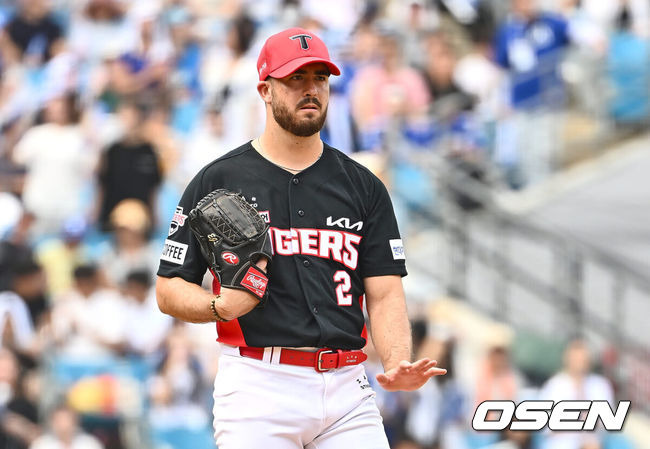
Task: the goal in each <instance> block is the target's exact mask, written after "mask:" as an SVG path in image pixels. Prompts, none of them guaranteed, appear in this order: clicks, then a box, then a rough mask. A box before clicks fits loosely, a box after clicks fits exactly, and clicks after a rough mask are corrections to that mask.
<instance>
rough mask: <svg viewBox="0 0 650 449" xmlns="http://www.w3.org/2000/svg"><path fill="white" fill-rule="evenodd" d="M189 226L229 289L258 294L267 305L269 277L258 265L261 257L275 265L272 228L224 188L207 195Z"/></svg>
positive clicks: (247, 205) (218, 276)
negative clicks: (270, 238)
mask: <svg viewBox="0 0 650 449" xmlns="http://www.w3.org/2000/svg"><path fill="white" fill-rule="evenodd" d="M188 217H189V225H190V229H191V230H192V233H193V234H194V236H195V237H196V239H197V240H198V242H199V245H200V247H201V253H202V254H203V257H204V258H205V260H206V261H207V262H208V265H209V267H210V270H211V271H212V274H214V275H215V276H216V277H217V279H218V280H219V283H220V284H221V285H222V286H224V287H227V288H238V289H240V290H246V291H248V292H250V293H252V294H254V295H255V296H256V297H257V298H258V299H259V300H260V303H261V304H263V303H264V301H265V300H266V298H267V296H268V291H267V289H266V286H267V284H268V281H269V279H268V277H267V275H266V274H265V273H264V271H263V270H262V269H261V268H260V267H258V266H257V265H256V262H257V261H258V260H259V259H260V258H261V257H266V258H267V259H268V261H269V262H268V264H267V271H268V270H269V268H270V264H271V242H270V240H269V236H268V233H267V231H268V228H269V227H268V225H267V224H266V223H265V222H264V219H263V218H262V217H260V215H259V214H258V213H257V211H256V210H255V208H254V207H253V206H251V205H250V204H248V203H247V202H246V200H245V199H244V198H243V197H242V196H241V195H239V194H237V193H234V192H229V191H227V190H224V189H218V190H215V191H213V192H211V193H209V194H207V195H206V196H205V197H204V198H203V199H202V200H201V201H199V202H198V204H197V205H196V207H195V208H194V209H192V210H191V211H190V213H189V214H188Z"/></svg>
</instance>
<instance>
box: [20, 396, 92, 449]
mask: <svg viewBox="0 0 650 449" xmlns="http://www.w3.org/2000/svg"><path fill="white" fill-rule="evenodd" d="M49 428H50V430H49V432H48V433H46V434H45V435H43V436H41V437H40V438H38V439H37V440H36V441H34V443H32V445H31V446H29V449H64V448H65V449H102V448H103V446H102V444H101V443H100V442H99V440H97V438H95V437H94V436H92V435H90V434H88V433H86V432H84V431H83V430H82V429H81V427H79V417H78V416H77V414H76V413H75V412H74V411H73V410H72V409H71V408H69V407H68V406H66V405H60V406H57V407H56V408H55V409H54V410H53V411H52V413H51V414H50V417H49Z"/></svg>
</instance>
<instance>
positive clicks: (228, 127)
mask: <svg viewBox="0 0 650 449" xmlns="http://www.w3.org/2000/svg"><path fill="white" fill-rule="evenodd" d="M255 34H256V27H255V23H254V22H253V20H252V19H251V18H250V17H248V16H247V15H245V14H242V15H239V16H237V17H236V18H234V19H233V20H232V21H231V22H230V23H229V24H228V29H227V32H226V36H225V42H224V43H220V42H218V43H216V44H215V45H213V46H212V47H211V48H208V49H207V54H206V57H205V61H204V63H203V67H202V69H201V82H202V85H203V88H204V92H205V95H206V98H209V99H211V100H216V101H218V102H220V103H221V104H223V109H222V114H223V121H224V130H225V135H224V141H225V145H226V146H227V147H229V148H236V147H238V146H239V145H241V144H242V143H243V142H245V141H246V140H249V139H252V138H253V137H254V136H256V135H258V134H259V133H260V132H261V131H262V130H261V123H262V121H261V120H260V117H262V114H263V110H264V109H263V103H262V101H261V100H260V98H259V96H258V94H257V91H256V90H255V89H251V86H255V85H256V84H257V81H258V79H257V69H256V59H255V58H256V56H253V55H252V53H255V52H254V51H253V50H251V46H252V45H253V42H254V39H255ZM224 44H225V45H224Z"/></svg>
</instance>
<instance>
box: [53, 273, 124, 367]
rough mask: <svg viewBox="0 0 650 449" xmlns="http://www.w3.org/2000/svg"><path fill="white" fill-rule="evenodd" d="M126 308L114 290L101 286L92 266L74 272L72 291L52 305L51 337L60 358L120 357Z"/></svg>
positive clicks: (99, 276) (99, 274) (99, 278)
mask: <svg viewBox="0 0 650 449" xmlns="http://www.w3.org/2000/svg"><path fill="white" fill-rule="evenodd" d="M126 311H127V305H126V303H125V301H124V299H123V298H122V296H121V295H120V294H119V293H118V292H117V291H115V290H111V289H107V288H105V287H103V286H102V279H101V273H100V272H99V270H98V268H97V267H96V266H94V265H82V266H79V267H77V268H76V269H75V270H74V287H73V289H72V290H70V291H69V292H67V293H65V294H64V295H62V296H61V297H60V299H59V300H58V301H57V302H56V304H55V305H54V309H53V311H52V333H53V337H54V341H55V344H56V346H57V348H58V351H59V353H60V354H62V355H64V356H69V357H72V358H84V357H92V358H101V357H106V356H110V355H114V354H117V353H121V352H122V349H123V340H124V317H125V316H126Z"/></svg>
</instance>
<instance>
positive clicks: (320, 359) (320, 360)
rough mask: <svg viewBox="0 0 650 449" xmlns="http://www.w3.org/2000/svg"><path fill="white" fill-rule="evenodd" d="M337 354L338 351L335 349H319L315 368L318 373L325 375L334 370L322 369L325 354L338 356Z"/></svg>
mask: <svg viewBox="0 0 650 449" xmlns="http://www.w3.org/2000/svg"><path fill="white" fill-rule="evenodd" d="M336 353H338V351H335V350H333V349H319V350H318V351H317V352H316V366H315V367H314V368H316V371H318V372H319V373H325V372H327V371H329V370H331V369H333V368H322V365H323V354H336ZM337 365H338V363H337Z"/></svg>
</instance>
